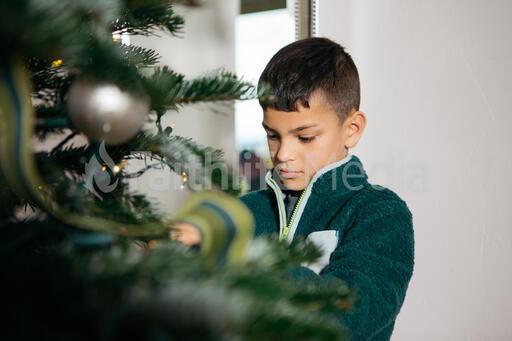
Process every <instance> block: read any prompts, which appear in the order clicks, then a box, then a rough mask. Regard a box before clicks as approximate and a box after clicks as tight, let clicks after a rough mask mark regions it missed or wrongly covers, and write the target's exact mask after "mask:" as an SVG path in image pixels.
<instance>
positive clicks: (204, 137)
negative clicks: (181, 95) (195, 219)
mask: <svg viewBox="0 0 512 341" xmlns="http://www.w3.org/2000/svg"><path fill="white" fill-rule="evenodd" d="M201 3H202V4H203V5H202V6H201V7H185V6H181V5H176V6H175V10H176V12H177V13H178V14H181V15H183V17H184V19H185V27H184V30H183V31H184V32H183V34H181V36H182V38H176V37H173V36H170V35H169V34H166V33H160V34H159V36H157V37H140V36H135V37H131V43H132V44H133V45H138V46H143V47H147V48H151V49H154V50H156V51H157V52H158V53H159V54H160V55H161V57H162V58H161V60H160V64H161V65H169V66H170V67H171V68H172V69H173V70H175V71H177V72H179V73H182V74H184V75H185V76H186V77H187V78H193V77H196V76H200V75H201V74H204V73H205V72H208V71H212V70H215V69H218V68H221V67H222V68H224V69H226V70H229V71H231V72H234V71H235V33H234V27H235V17H236V16H237V15H238V13H239V1H238V0H208V1H202V2H201ZM173 122H175V123H176V125H175V126H174V133H173V134H176V135H180V136H186V137H191V138H193V139H194V140H195V141H197V142H199V143H201V144H204V145H208V146H211V147H214V148H220V149H222V150H224V151H225V155H226V158H227V160H228V162H229V163H231V164H233V163H234V162H238V155H237V154H236V151H235V137H234V124H235V123H234V108H233V105H232V103H223V104H220V105H212V104H204V103H203V104H197V105H187V106H185V107H184V108H182V109H180V111H179V112H174V111H170V112H168V113H167V114H166V115H165V116H163V118H162V126H163V127H165V126H167V125H169V124H171V123H173ZM141 165H142V166H143V164H141V163H135V162H133V163H132V165H131V167H132V168H133V169H134V170H136V169H139V168H141ZM236 165H237V163H236ZM180 184H181V176H179V175H176V174H174V173H170V172H168V171H161V170H150V171H148V172H146V173H145V174H144V175H143V176H142V177H140V178H139V179H137V181H134V182H132V187H133V188H134V189H137V190H139V191H141V192H144V193H147V194H149V196H151V197H153V198H155V199H156V200H157V201H158V204H159V206H160V207H161V208H162V209H163V210H164V211H165V212H166V213H167V214H172V212H174V211H175V210H176V208H177V207H179V206H180V204H181V203H182V202H183V200H184V199H185V198H186V197H187V196H189V195H190V194H191V192H190V191H188V190H185V191H180V189H179V187H180Z"/></svg>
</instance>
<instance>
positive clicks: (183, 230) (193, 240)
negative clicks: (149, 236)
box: [170, 223, 203, 246]
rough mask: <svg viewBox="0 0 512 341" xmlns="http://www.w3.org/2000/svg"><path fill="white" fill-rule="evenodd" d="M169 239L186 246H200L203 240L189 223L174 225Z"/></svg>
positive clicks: (199, 233) (196, 229)
mask: <svg viewBox="0 0 512 341" xmlns="http://www.w3.org/2000/svg"><path fill="white" fill-rule="evenodd" d="M170 238H171V239H173V240H177V241H179V242H180V243H182V244H185V245H188V246H193V245H197V244H200V243H201V242H202V240H203V238H202V236H201V232H199V229H198V228H197V227H195V226H194V225H192V224H189V223H177V224H175V225H174V226H173V228H172V231H171V232H170Z"/></svg>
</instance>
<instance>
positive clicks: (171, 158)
mask: <svg viewBox="0 0 512 341" xmlns="http://www.w3.org/2000/svg"><path fill="white" fill-rule="evenodd" d="M110 151H112V153H113V155H120V154H123V155H128V154H130V152H131V151H148V152H150V153H152V157H154V158H155V159H157V160H161V161H165V162H169V163H170V164H172V165H173V167H172V168H171V169H172V170H173V171H175V172H176V173H177V174H179V175H181V174H182V172H185V173H186V174H187V176H188V178H189V186H190V188H191V189H192V190H200V189H211V188H212V186H216V187H217V188H219V189H221V190H222V191H224V192H226V193H229V194H233V195H240V193H241V188H240V184H241V182H242V177H241V176H240V175H238V174H237V173H236V172H235V171H234V169H233V168H232V167H231V166H229V165H228V164H227V163H226V161H225V160H224V158H223V157H224V152H223V151H222V150H220V149H214V148H211V147H208V146H204V145H201V144H199V143H197V142H194V141H193V140H192V139H191V138H187V137H181V136H170V137H167V136H165V135H164V134H158V135H147V134H144V133H140V134H139V135H137V136H136V137H135V138H134V139H133V140H132V141H130V142H129V143H127V144H126V145H123V146H122V147H118V148H112V149H109V153H110Z"/></svg>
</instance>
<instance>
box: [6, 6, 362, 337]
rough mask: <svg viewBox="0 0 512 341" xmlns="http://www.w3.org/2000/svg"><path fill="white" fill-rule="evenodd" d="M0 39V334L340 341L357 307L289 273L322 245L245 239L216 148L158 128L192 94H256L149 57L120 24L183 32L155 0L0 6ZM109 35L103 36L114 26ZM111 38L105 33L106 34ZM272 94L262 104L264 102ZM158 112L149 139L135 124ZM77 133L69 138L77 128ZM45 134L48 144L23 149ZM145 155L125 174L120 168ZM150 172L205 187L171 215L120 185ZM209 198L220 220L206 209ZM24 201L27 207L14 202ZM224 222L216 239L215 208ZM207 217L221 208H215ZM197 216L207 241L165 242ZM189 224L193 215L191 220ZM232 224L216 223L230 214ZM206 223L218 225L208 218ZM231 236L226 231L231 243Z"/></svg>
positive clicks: (242, 214)
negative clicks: (76, 141)
mask: <svg viewBox="0 0 512 341" xmlns="http://www.w3.org/2000/svg"><path fill="white" fill-rule="evenodd" d="M0 11H1V13H2V16H3V20H2V21H1V22H0V38H1V39H0V40H1V41H2V42H3V44H4V53H3V54H2V57H0V58H1V64H0V67H1V69H2V73H1V84H0V200H1V201H2V206H1V208H0V212H1V215H0V226H1V230H0V233H2V238H1V239H2V242H1V244H0V245H1V247H0V252H1V253H2V258H1V259H2V264H1V265H2V269H3V271H2V278H1V282H2V287H1V291H0V296H1V300H2V302H3V306H4V307H5V308H6V311H8V312H9V313H8V318H7V319H6V320H4V322H5V323H6V328H3V329H2V332H1V333H3V334H4V335H5V336H6V337H9V338H16V339H19V338H29V337H30V338H33V337H42V338H51V339H70V338H71V339H92V338H94V339H120V338H124V337H134V336H135V337H137V338H142V339H169V340H189V339H201V340H204V339H206V340H208V339H212V340H218V339H244V340H245V339H248V340H261V339H265V340H273V339H279V340H283V339H284V340H298V339H308V340H339V339H343V337H346V336H347V335H346V331H345V330H344V328H343V325H342V324H341V323H340V315H341V314H343V313H345V312H346V311H348V310H349V309H350V307H351V306H353V304H354V303H355V298H354V294H353V292H352V291H350V290H349V289H348V288H347V287H346V286H345V285H344V284H343V283H342V282H340V281H334V280H333V282H331V283H327V284H326V283H324V284H323V285H322V286H321V287H319V286H316V285H315V284H314V283H306V282H295V281H294V280H293V277H292V276H291V275H290V274H291V273H292V271H293V269H294V268H295V267H296V266H298V265H300V264H301V263H303V262H311V261H314V259H315V258H316V257H318V256H319V250H318V249H317V248H316V247H315V246H314V245H311V244H309V243H306V242H304V241H300V240H299V241H296V242H294V243H292V244H291V245H286V247H284V246H285V245H283V244H282V243H280V242H278V241H276V240H266V239H258V240H255V241H252V242H251V241H250V238H251V232H252V226H251V223H252V219H251V217H250V216H249V215H248V213H247V210H246V209H245V208H244V207H242V204H241V203H240V202H239V201H237V199H236V196H237V195H239V194H240V193H241V189H240V186H239V183H240V178H239V175H238V174H237V173H236V172H235V171H234V170H233V169H232V168H231V167H230V166H228V165H226V167H227V169H229V172H228V175H227V176H228V181H227V184H228V186H227V187H225V186H222V183H223V180H225V179H222V176H223V174H221V173H220V171H219V169H220V168H219V167H214V168H213V170H210V169H208V167H207V165H212V164H213V165H215V164H225V163H226V161H225V160H223V153H222V151H221V150H215V149H213V148H210V147H207V146H203V145H200V144H198V143H195V142H194V141H192V140H191V139H189V138H186V137H180V136H177V135H175V134H173V131H172V127H162V125H161V117H162V116H163V115H165V113H166V112H168V111H169V110H171V111H172V110H178V109H179V108H180V107H182V106H184V105H187V104H189V103H196V102H208V101H230V100H248V99H254V98H260V99H261V98H263V99H266V100H272V98H271V97H269V96H268V95H267V93H268V92H267V91H266V90H265V89H263V90H262V89H259V90H258V91H257V90H256V88H255V87H254V86H253V85H252V84H250V83H247V82H244V81H243V80H241V79H239V78H238V77H237V76H236V75H234V74H232V73H229V72H226V71H223V70H218V71H214V72H212V73H210V74H207V75H204V76H202V77H199V78H196V79H191V80H188V79H186V78H185V77H184V76H183V75H181V74H179V73H177V72H174V71H173V70H171V69H170V68H168V67H156V66H155V65H156V63H157V61H158V55H157V53H156V52H155V51H153V50H149V49H145V48H141V47H136V46H126V45H123V44H121V43H120V42H119V41H116V40H117V38H116V37H118V35H119V34H129V35H150V34H153V33H154V32H155V30H156V29H159V30H164V31H167V32H168V33H169V34H172V35H179V34H180V33H181V32H182V29H183V18H182V17H181V16H179V15H177V14H175V12H174V11H173V7H172V4H171V2H170V1H165V0H103V1H100V0H95V1H72V0H67V1H62V0H60V1H56V0H18V1H10V2H2V3H1V4H0ZM113 34H114V35H113ZM113 37H114V38H113ZM267 97H268V98H267ZM147 122H154V124H155V125H156V127H157V129H156V133H154V132H151V131H149V130H144V129H143V125H144V123H147ZM77 135H82V136H85V137H87V141H88V143H87V144H85V145H81V146H74V145H68V144H67V142H69V141H70V140H71V139H72V138H73V137H75V136H77ZM50 136H59V137H60V139H61V141H60V142H59V143H58V144H56V145H55V146H54V147H53V148H51V150H43V151H36V150H35V149H34V145H37V144H38V143H41V141H45V139H47V138H49V137H50ZM132 151H145V152H149V153H150V158H151V159H152V160H153V161H154V162H153V163H152V164H150V165H148V166H146V167H144V168H143V169H140V170H138V171H136V172H131V173H130V172H128V171H127V170H126V168H125V165H126V164H127V163H128V162H130V160H135V159H140V158H141V157H144V156H143V155H141V154H139V153H137V152H132ZM151 168H160V169H162V171H166V169H168V170H170V171H173V172H176V173H177V174H179V175H181V176H182V179H183V183H184V185H187V184H188V179H189V178H193V179H194V181H196V182H198V183H200V184H204V185H205V187H207V185H209V184H213V185H214V186H215V187H216V188H217V189H216V190H214V191H210V192H202V191H201V192H198V193H197V194H196V195H194V196H192V198H191V199H190V200H189V201H187V202H186V203H184V204H183V207H182V208H181V209H180V210H179V211H178V212H175V213H174V214H173V216H172V218H171V219H169V218H168V217H166V216H165V215H164V214H162V213H161V212H159V210H158V207H157V203H155V202H154V201H152V200H151V198H148V197H147V196H146V195H142V194H140V193H136V192H134V191H132V190H130V186H129V181H128V179H131V178H134V177H137V176H140V175H141V174H143V173H144V172H145V171H147V170H148V169H151ZM206 205H210V206H213V207H215V208H216V209H217V212H221V213H222V214H223V215H222V217H221V218H219V220H216V219H213V218H212V217H211V216H210V217H209V218H210V219H206V218H205V216H206V215H204V214H203V211H204V210H202V209H203V208H204V207H205V206H206ZM27 210H29V211H31V212H33V214H31V215H30V216H29V217H27V215H26V214H24V212H25V211H27ZM226 215H227V216H228V217H229V219H230V221H232V222H233V224H232V225H233V226H232V229H233V231H231V232H230V233H232V235H230V236H231V237H230V238H227V237H226V236H227V235H228V234H226V233H227V232H225V230H226V228H225V225H226V224H223V222H225V220H223V219H225V216H226ZM219 216H221V214H220V213H219ZM185 217H188V218H190V217H195V218H196V219H206V223H205V227H204V229H203V230H202V233H203V234H204V235H205V236H206V237H207V239H208V241H209V242H208V243H203V245H201V247H199V248H189V247H186V246H184V245H181V244H179V243H177V242H176V241H172V240H170V239H169V231H171V229H172V226H173V223H174V222H175V221H179V220H180V219H184V218H185ZM190 219H191V218H190ZM229 219H228V220H229ZM214 220H215V222H214ZM228 239H229V240H228Z"/></svg>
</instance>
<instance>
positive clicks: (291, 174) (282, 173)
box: [279, 169, 300, 179]
mask: <svg viewBox="0 0 512 341" xmlns="http://www.w3.org/2000/svg"><path fill="white" fill-rule="evenodd" d="M299 174H300V172H297V171H289V170H286V169H280V170H279V175H280V176H281V177H282V178H285V179H291V178H295V177H297V176H298V175H299Z"/></svg>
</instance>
